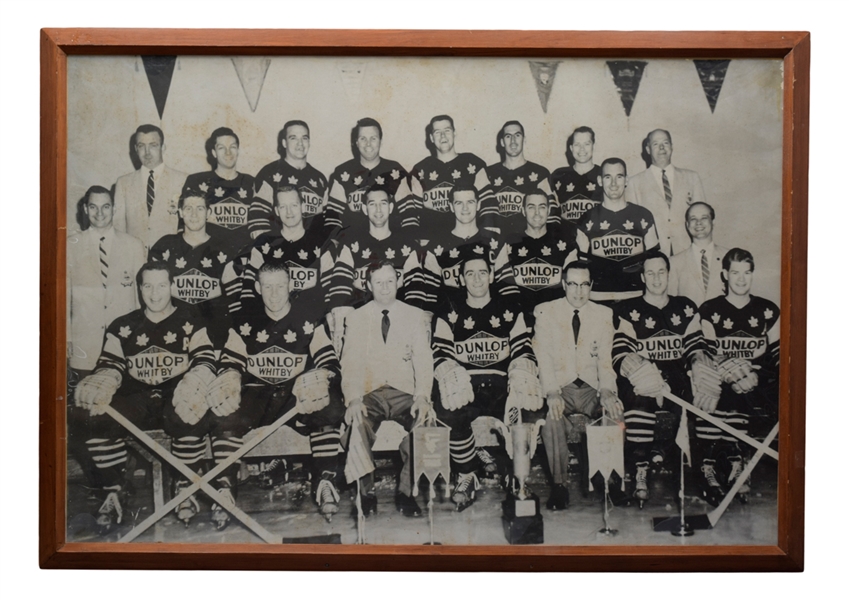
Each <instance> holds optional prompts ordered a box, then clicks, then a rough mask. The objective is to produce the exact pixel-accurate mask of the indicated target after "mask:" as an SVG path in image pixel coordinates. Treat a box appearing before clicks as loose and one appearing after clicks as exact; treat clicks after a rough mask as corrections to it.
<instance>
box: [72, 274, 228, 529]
mask: <svg viewBox="0 0 849 600" xmlns="http://www.w3.org/2000/svg"><path fill="white" fill-rule="evenodd" d="M136 281H137V284H138V287H139V290H140V291H141V297H142V301H143V303H144V308H142V309H138V310H135V311H133V312H131V313H129V314H127V315H124V316H123V317H118V318H117V319H115V320H114V321H113V322H112V323H111V324H110V325H109V327H108V328H107V330H106V340H105V343H104V345H103V351H102V353H101V355H100V359H99V360H98V361H97V366H96V367H95V371H94V373H92V374H91V375H89V376H88V377H86V378H85V379H83V380H82V382H80V384H79V386H77V390H76V395H75V403H76V410H73V411H72V412H71V414H70V417H69V421H70V422H69V427H68V428H69V431H70V432H71V435H79V436H85V444H86V447H87V449H88V452H89V454H90V456H91V461H92V463H91V464H93V465H94V467H95V468H94V471H95V472H94V473H93V474H92V476H93V480H94V481H97V482H99V485H98V487H99V491H100V492H101V494H102V496H103V505H102V506H101V507H100V510H99V517H98V523H99V524H100V525H101V527H103V528H104V529H107V530H108V529H109V528H110V527H111V526H112V525H113V524H114V523H120V522H121V519H122V515H123V508H122V502H124V501H125V496H126V493H127V486H128V481H127V480H126V467H127V448H126V443H125V442H124V437H126V432H125V431H124V430H123V428H122V427H121V425H119V424H118V422H117V421H114V420H113V419H112V418H111V417H109V416H107V415H105V414H104V412H105V410H104V407H105V406H107V405H111V406H112V407H113V408H114V409H115V410H117V411H118V412H119V413H121V414H122V415H124V416H125V417H127V418H128V419H129V420H130V421H132V422H133V423H135V424H136V425H138V426H139V427H141V428H142V429H160V428H161V429H164V430H165V433H166V434H168V435H169V436H171V438H172V444H171V449H172V453H173V454H174V456H175V457H176V458H178V459H180V460H182V461H183V462H184V463H185V464H187V465H188V466H189V467H191V468H193V469H196V470H200V468H201V467H202V462H203V457H204V454H205V451H206V442H205V440H204V437H205V436H206V434H207V433H208V434H210V436H211V437H212V447H213V451H214V453H215V457H216V459H217V460H223V459H224V458H226V457H227V456H228V455H229V454H230V452H232V450H229V448H232V440H233V438H239V437H241V434H242V433H244V432H239V431H234V430H233V428H232V426H233V425H234V423H233V422H232V420H231V419H227V418H218V415H214V414H210V413H209V412H208V410H207V409H208V405H207V400H206V392H207V389H208V386H209V384H210V383H212V381H213V380H214V379H215V373H214V371H215V357H214V353H213V348H212V344H211V343H210V341H209V337H208V336H207V333H206V332H207V327H206V323H205V321H203V320H202V319H200V318H199V317H198V316H197V313H196V312H195V311H194V310H193V309H192V308H190V307H189V306H187V305H181V306H176V305H175V304H174V303H173V301H172V299H171V284H172V282H173V277H172V275H171V271H170V270H169V268H168V266H167V265H166V264H165V263H154V262H149V263H146V264H145V265H144V266H142V268H141V269H140V270H139V272H138V275H137V277H136ZM234 483H235V482H234V481H233V479H232V473H228V472H227V471H225V473H224V474H222V476H221V477H220V478H218V479H217V480H216V481H215V482H213V487H216V488H218V489H221V490H222V492H223V493H225V495H226V496H225V497H230V499H232V496H231V495H230V493H229V488H230V487H231V486H232V485H233V484H234ZM187 485H188V481H186V480H185V479H184V478H182V477H178V479H177V486H176V487H177V488H178V489H182V488H183V487H185V486H187ZM199 508H200V507H199V506H198V503H197V501H195V500H194V498H193V497H192V498H190V499H188V500H186V501H184V502H182V503H181V504H180V505H179V506H178V507H177V516H178V517H179V518H180V519H181V520H183V521H185V522H186V523H188V521H189V519H191V518H192V517H193V516H194V515H195V514H197V512H199ZM222 514H223V515H226V511H224V510H223V508H221V507H219V506H217V505H215V506H213V519H214V520H216V519H219V518H221V517H222ZM219 522H220V521H219V520H216V523H219ZM224 524H225V525H226V519H225V521H224Z"/></svg>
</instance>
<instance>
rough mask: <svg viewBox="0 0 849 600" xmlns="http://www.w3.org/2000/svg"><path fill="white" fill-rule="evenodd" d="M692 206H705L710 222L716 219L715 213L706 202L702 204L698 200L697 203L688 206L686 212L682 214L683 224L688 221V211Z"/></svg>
mask: <svg viewBox="0 0 849 600" xmlns="http://www.w3.org/2000/svg"><path fill="white" fill-rule="evenodd" d="M694 206H707V209H708V210H709V211H710V220H711V221H713V220H715V219H716V211H715V210H713V207H712V206H711V205H710V204H708V203H707V202H702V201H701V200H699V201H698V202H693V203H692V204H691V205H690V206H688V207H687V210H686V211H685V212H684V222H685V223H686V222H687V221H689V220H690V209H691V208H693V207H694Z"/></svg>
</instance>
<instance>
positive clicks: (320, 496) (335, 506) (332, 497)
mask: <svg viewBox="0 0 849 600" xmlns="http://www.w3.org/2000/svg"><path fill="white" fill-rule="evenodd" d="M334 477H335V474H334V473H330V472H328V471H325V472H324V473H323V474H322V476H321V480H320V481H319V482H318V486H317V487H316V490H315V501H316V503H317V504H318V512H319V513H320V514H321V515H322V516H323V517H324V519H325V520H326V521H327V522H328V523H330V522H331V521H332V520H333V515H335V514H336V513H337V512H339V492H338V490H337V489H336V486H335V485H334V484H333V479H334ZM363 504H364V506H365V503H363Z"/></svg>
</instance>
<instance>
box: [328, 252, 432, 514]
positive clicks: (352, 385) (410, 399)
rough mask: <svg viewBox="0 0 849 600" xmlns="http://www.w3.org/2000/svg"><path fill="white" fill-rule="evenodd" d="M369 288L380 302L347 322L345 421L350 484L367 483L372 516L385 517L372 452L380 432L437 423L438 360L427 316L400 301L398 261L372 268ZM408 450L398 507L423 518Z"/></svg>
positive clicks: (363, 493) (363, 487) (364, 502)
mask: <svg viewBox="0 0 849 600" xmlns="http://www.w3.org/2000/svg"><path fill="white" fill-rule="evenodd" d="M367 282H368V289H369V291H370V292H371V293H372V294H373V296H374V299H373V300H372V301H371V302H369V303H368V304H366V305H365V306H363V307H361V308H358V309H357V310H355V311H353V312H351V313H350V314H349V315H348V316H347V318H346V320H345V336H344V341H343V346H342V359H341V363H342V392H343V394H344V396H345V404H346V405H347V407H348V408H347V411H346V412H345V421H346V422H347V423H348V424H350V425H351V426H352V433H351V440H350V443H349V447H348V460H347V465H346V467H345V475H346V477H347V479H348V482H351V481H354V480H359V485H358V487H359V488H360V491H359V493H360V502H361V507H362V511H363V513H364V514H365V515H368V514H371V513H374V512H376V510H377V497H376V495H375V492H374V476H373V472H374V460H373V459H372V451H371V447H372V445H373V444H374V440H375V432H376V431H377V428H378V427H379V426H380V424H381V423H382V422H383V421H385V420H386V419H391V420H393V421H396V422H397V423H400V424H401V426H402V427H404V429H405V430H407V431H408V432H409V431H410V430H411V429H412V428H413V427H415V426H417V425H419V424H421V423H423V422H424V421H425V420H426V419H427V418H428V417H432V415H433V405H432V404H431V400H430V392H431V386H432V384H433V354H432V353H431V349H430V344H429V342H428V331H427V328H426V326H425V316H424V311H422V310H420V309H418V308H415V307H413V306H410V305H409V304H405V303H404V302H401V301H400V300H397V299H396V298H395V295H396V293H397V291H398V277H397V275H396V273H395V266H394V265H393V264H392V263H391V262H390V261H388V260H381V261H379V262H377V263H374V264H372V265H371V266H370V267H369V270H368V274H367ZM400 450H401V459H402V461H403V467H402V469H401V479H400V482H399V485H398V494H397V495H396V497H395V502H396V506H397V508H398V510H399V511H401V514H403V515H404V516H407V517H418V516H421V514H422V511H421V509H420V508H419V505H418V504H417V503H416V500H415V498H413V497H412V489H413V482H412V474H411V465H410V437H409V436H406V437H405V438H404V441H403V442H402V443H401V447H400Z"/></svg>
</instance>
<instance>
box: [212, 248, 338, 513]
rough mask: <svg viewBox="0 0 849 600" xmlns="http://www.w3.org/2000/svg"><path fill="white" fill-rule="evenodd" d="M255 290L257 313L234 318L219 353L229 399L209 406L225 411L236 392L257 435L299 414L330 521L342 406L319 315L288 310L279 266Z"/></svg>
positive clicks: (285, 272) (262, 275)
mask: <svg viewBox="0 0 849 600" xmlns="http://www.w3.org/2000/svg"><path fill="white" fill-rule="evenodd" d="M256 287H257V289H258V293H259V296H260V298H261V299H262V309H260V310H257V311H242V312H241V313H239V314H238V315H237V317H236V318H235V320H234V321H233V327H232V328H231V329H230V333H229V337H228V338H227V344H226V345H225V346H224V350H223V351H222V353H221V367H220V374H219V380H223V381H226V384H225V385H224V388H225V389H227V390H230V391H229V392H225V393H221V394H216V393H211V394H210V397H211V402H212V403H213V405H218V404H224V405H226V404H227V403H229V402H230V400H229V399H230V398H232V397H233V396H234V395H236V397H238V392H239V390H240V389H241V400H240V401H241V406H242V407H243V414H244V415H246V418H247V419H249V420H250V421H251V423H252V425H253V426H260V427H262V426H266V425H270V424H272V423H273V422H274V421H276V420H277V419H278V418H279V417H280V416H282V415H284V414H285V413H286V412H288V411H289V410H290V409H291V408H292V407H294V406H297V407H298V411H299V412H300V416H298V419H297V422H296V423H295V425H294V427H295V429H297V430H299V431H300V432H301V433H304V434H306V435H309V440H310V451H311V453H312V478H313V481H317V482H318V485H317V487H316V495H315V500H316V503H317V504H318V508H319V512H320V513H321V514H322V515H324V517H325V518H326V519H327V520H328V521H330V519H331V518H332V516H333V515H334V514H335V513H336V512H337V511H338V509H339V492H338V491H337V485H338V477H339V475H340V474H341V472H340V468H339V467H340V464H339V452H340V441H339V426H340V425H341V424H342V418H343V417H344V415H345V406H344V404H343V402H342V392H341V389H340V387H339V374H340V368H339V362H338V360H337V358H336V353H335V352H334V351H333V347H332V346H331V344H330V338H329V332H328V331H327V328H326V325H325V324H324V322H323V317H324V311H323V309H322V307H321V306H320V305H318V306H316V305H315V304H312V303H308V302H307V303H305V302H297V303H295V304H293V303H292V302H291V296H290V293H289V289H290V280H289V269H288V267H287V266H286V265H285V264H283V263H281V262H267V263H264V264H263V265H262V266H261V267H260V268H259V279H258V280H257V285H256Z"/></svg>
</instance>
